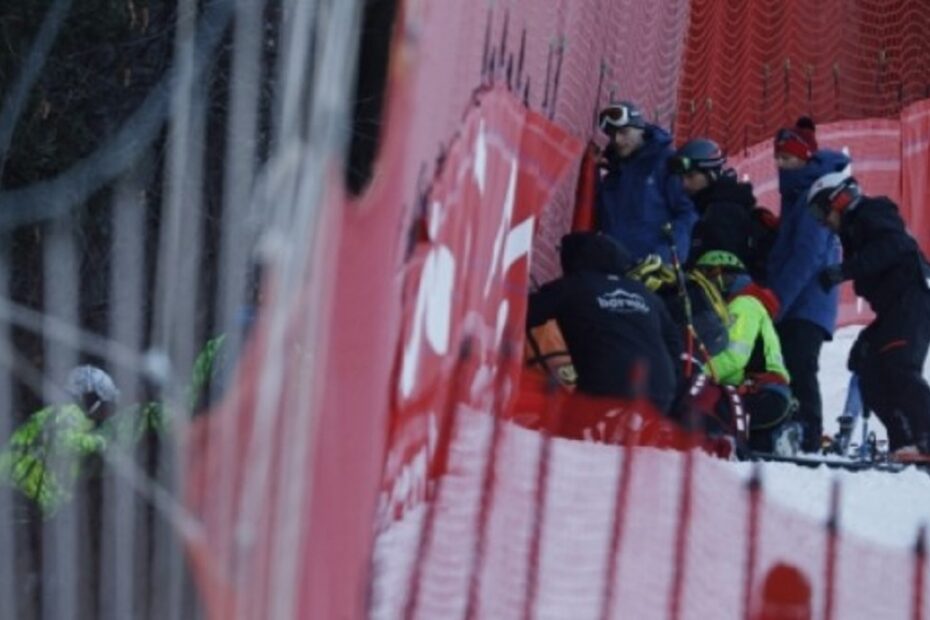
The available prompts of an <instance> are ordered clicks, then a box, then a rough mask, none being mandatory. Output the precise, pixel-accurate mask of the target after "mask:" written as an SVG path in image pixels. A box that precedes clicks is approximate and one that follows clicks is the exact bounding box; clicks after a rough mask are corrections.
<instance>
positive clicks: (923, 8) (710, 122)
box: [676, 0, 930, 151]
mask: <svg viewBox="0 0 930 620" xmlns="http://www.w3.org/2000/svg"><path fill="white" fill-rule="evenodd" d="M928 31H930V4H928V3H926V2H914V1H912V0H911V1H909V0H896V1H884V0H856V1H851V0H828V1H824V2H820V1H814V0H804V1H799V2H789V3H785V2H782V1H781V0H758V1H756V0H753V1H745V0H744V1H740V2H726V3H721V2H716V1H714V0H694V2H693V3H692V11H691V23H690V26H689V30H688V44H687V51H686V53H685V59H684V65H683V68H682V73H681V75H682V79H681V83H680V90H679V113H678V117H677V122H676V135H677V137H678V138H679V139H680V140H684V139H687V138H690V137H695V136H698V135H705V136H709V137H711V138H714V139H716V140H719V141H721V142H722V143H723V144H724V145H725V146H726V147H727V148H728V149H729V150H730V151H734V150H736V149H743V148H747V147H749V146H750V145H753V144H755V143H757V142H759V141H761V140H764V139H766V138H768V137H770V136H771V134H772V133H774V131H775V130H776V129H777V128H778V127H779V126H782V125H785V124H790V123H793V122H794V119H795V118H796V117H798V116H799V115H801V114H807V115H810V116H812V117H813V118H814V119H815V121H817V122H821V123H824V122H829V121H835V120H841V119H860V118H882V117H889V116H892V117H893V116H897V114H898V113H899V112H900V110H901V109H902V108H903V107H904V106H906V105H907V104H909V103H911V102H914V101H916V100H919V99H924V98H926V97H928V96H930V44H928V38H927V36H926V33H927V32H928Z"/></svg>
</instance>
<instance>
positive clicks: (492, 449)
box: [465, 334, 514, 619]
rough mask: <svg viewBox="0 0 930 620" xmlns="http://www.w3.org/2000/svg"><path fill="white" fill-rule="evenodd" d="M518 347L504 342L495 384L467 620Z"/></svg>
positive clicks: (474, 605) (473, 611)
mask: <svg viewBox="0 0 930 620" xmlns="http://www.w3.org/2000/svg"><path fill="white" fill-rule="evenodd" d="M513 349H514V346H513V342H512V341H511V340H510V338H509V336H508V335H507V334H505V335H504V339H503V340H502V342H501V349H500V356H499V358H498V366H497V377H496V381H495V382H494V407H493V410H492V411H491V412H490V414H491V417H492V419H493V422H492V424H493V430H492V431H491V444H490V446H489V447H488V456H487V459H486V460H485V463H484V474H483V477H482V482H481V497H480V498H479V500H478V501H479V507H478V522H477V524H476V528H475V530H476V531H475V547H476V548H475V555H474V556H473V557H472V562H471V570H470V571H469V578H468V602H467V604H466V607H465V618H466V619H470V618H475V617H476V616H477V613H478V595H479V590H480V589H481V570H482V568H483V566H484V554H485V549H486V547H487V531H488V521H489V520H490V518H491V508H492V504H493V501H492V500H493V497H494V486H495V482H496V472H495V469H496V468H497V456H498V454H499V452H500V442H501V436H502V435H503V426H504V420H503V415H504V411H503V408H504V405H505V404H506V402H507V397H508V393H507V390H506V389H505V385H506V383H507V381H506V379H507V375H508V372H509V371H510V364H511V363H512V362H513V359H514V351H513Z"/></svg>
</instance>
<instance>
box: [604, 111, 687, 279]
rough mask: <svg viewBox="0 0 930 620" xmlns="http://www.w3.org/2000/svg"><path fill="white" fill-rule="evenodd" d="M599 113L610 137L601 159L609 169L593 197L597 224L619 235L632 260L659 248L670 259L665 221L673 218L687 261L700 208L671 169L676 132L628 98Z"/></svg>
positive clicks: (653, 252) (673, 225) (611, 234)
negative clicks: (672, 133) (651, 120)
mask: <svg viewBox="0 0 930 620" xmlns="http://www.w3.org/2000/svg"><path fill="white" fill-rule="evenodd" d="M598 118H599V126H600V129H601V131H603V132H604V133H605V134H606V135H607V137H608V138H609V142H608V144H607V146H606V147H605V149H604V156H603V162H602V164H603V167H604V168H606V174H604V176H603V177H602V178H601V180H600V183H599V184H598V188H597V195H596V197H595V205H594V217H595V226H596V229H597V230H598V231H600V232H603V233H605V234H607V235H609V236H610V237H612V238H613V239H615V240H616V241H619V242H620V244H621V245H623V247H625V248H626V249H627V250H628V251H629V252H630V254H631V255H632V259H633V261H634V262H638V261H640V260H642V259H643V258H645V257H646V256H648V255H649V254H658V255H659V256H661V257H662V259H663V262H666V263H669V262H671V261H670V258H671V253H670V249H669V242H668V239H667V237H666V235H665V233H663V227H664V226H665V225H666V224H669V223H670V224H671V225H672V232H673V236H674V240H675V244H676V246H677V248H678V251H679V252H680V253H681V256H680V257H679V258H680V260H681V261H682V262H684V261H686V260H687V258H688V256H687V254H688V248H689V247H690V245H691V228H692V227H693V226H694V223H695V222H696V221H697V212H696V211H695V209H694V205H693V204H692V203H691V199H690V198H688V195H687V194H686V193H685V191H684V189H683V187H682V183H681V176H680V175H675V174H669V172H668V169H667V161H668V159H669V157H671V156H672V155H673V153H674V149H673V148H672V137H671V136H670V135H669V134H668V132H666V131H665V130H664V129H662V128H660V127H657V126H655V125H651V124H649V123H646V121H645V119H643V115H642V112H640V110H639V108H637V107H636V106H635V105H634V104H632V103H629V102H625V101H622V102H619V103H615V104H611V105H609V106H608V107H607V108H605V109H604V110H602V111H601V113H600V115H599V117H598Z"/></svg>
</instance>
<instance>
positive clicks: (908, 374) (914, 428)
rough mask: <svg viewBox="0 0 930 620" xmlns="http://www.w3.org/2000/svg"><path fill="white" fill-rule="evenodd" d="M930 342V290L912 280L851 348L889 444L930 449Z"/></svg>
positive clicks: (851, 359)
mask: <svg viewBox="0 0 930 620" xmlns="http://www.w3.org/2000/svg"><path fill="white" fill-rule="evenodd" d="M928 346H930V291H928V290H926V289H924V288H923V287H918V286H914V287H913V288H912V289H909V290H908V291H906V292H905V293H904V294H903V295H902V296H901V298H900V300H899V302H898V303H897V304H895V305H894V306H892V307H891V308H888V309H886V310H884V311H883V312H882V313H881V314H879V315H878V316H876V318H875V320H874V321H873V322H872V323H871V324H869V326H868V327H866V328H865V329H863V330H862V332H861V333H860V334H859V338H858V339H857V340H856V342H855V344H854V345H853V348H852V351H851V352H850V354H849V369H850V370H852V371H853V372H857V373H859V384H860V387H861V389H862V402H863V403H864V404H865V406H866V407H867V408H869V409H870V410H871V411H874V412H875V415H876V416H877V417H878V419H879V420H881V422H882V424H884V425H885V428H886V430H887V431H888V447H889V449H891V450H896V449H897V448H900V447H902V446H906V445H909V444H917V445H918V447H920V448H921V449H922V450H923V451H925V452H926V451H928V450H930V386H928V385H927V381H926V379H924V376H923V365H924V360H925V359H926V357H927V349H928Z"/></svg>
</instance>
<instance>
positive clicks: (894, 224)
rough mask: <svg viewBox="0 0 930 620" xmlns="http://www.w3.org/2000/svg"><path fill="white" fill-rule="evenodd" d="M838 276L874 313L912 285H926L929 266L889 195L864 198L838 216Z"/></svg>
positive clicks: (896, 298) (883, 309) (929, 270)
mask: <svg viewBox="0 0 930 620" xmlns="http://www.w3.org/2000/svg"><path fill="white" fill-rule="evenodd" d="M840 242H841V243H842V244H843V266H842V270H843V276H844V277H845V278H846V279H851V280H852V281H853V287H854V289H855V291H856V294H857V295H859V296H860V297H862V298H864V299H865V300H866V301H868V302H869V304H871V306H872V309H873V310H874V311H875V313H876V314H881V313H882V312H883V311H885V310H886V309H888V308H889V307H891V306H893V305H894V304H895V302H896V301H897V300H899V299H901V298H902V297H903V296H904V293H905V291H907V290H909V289H910V288H911V287H923V288H928V282H927V280H928V278H930V267H928V266H927V262H926V259H925V258H924V256H923V254H922V253H921V251H920V247H919V246H918V245H917V242H916V241H915V240H914V238H913V237H911V236H910V235H909V234H908V233H907V230H906V229H905V226H904V221H903V220H902V219H901V216H900V214H899V213H898V207H897V205H895V203H893V202H892V201H891V200H889V199H888V198H885V197H884V196H879V197H875V198H870V197H863V198H861V199H860V200H859V202H858V203H857V204H855V205H853V207H852V208H850V209H848V210H847V211H846V212H844V214H843V219H842V221H841V223H840Z"/></svg>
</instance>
